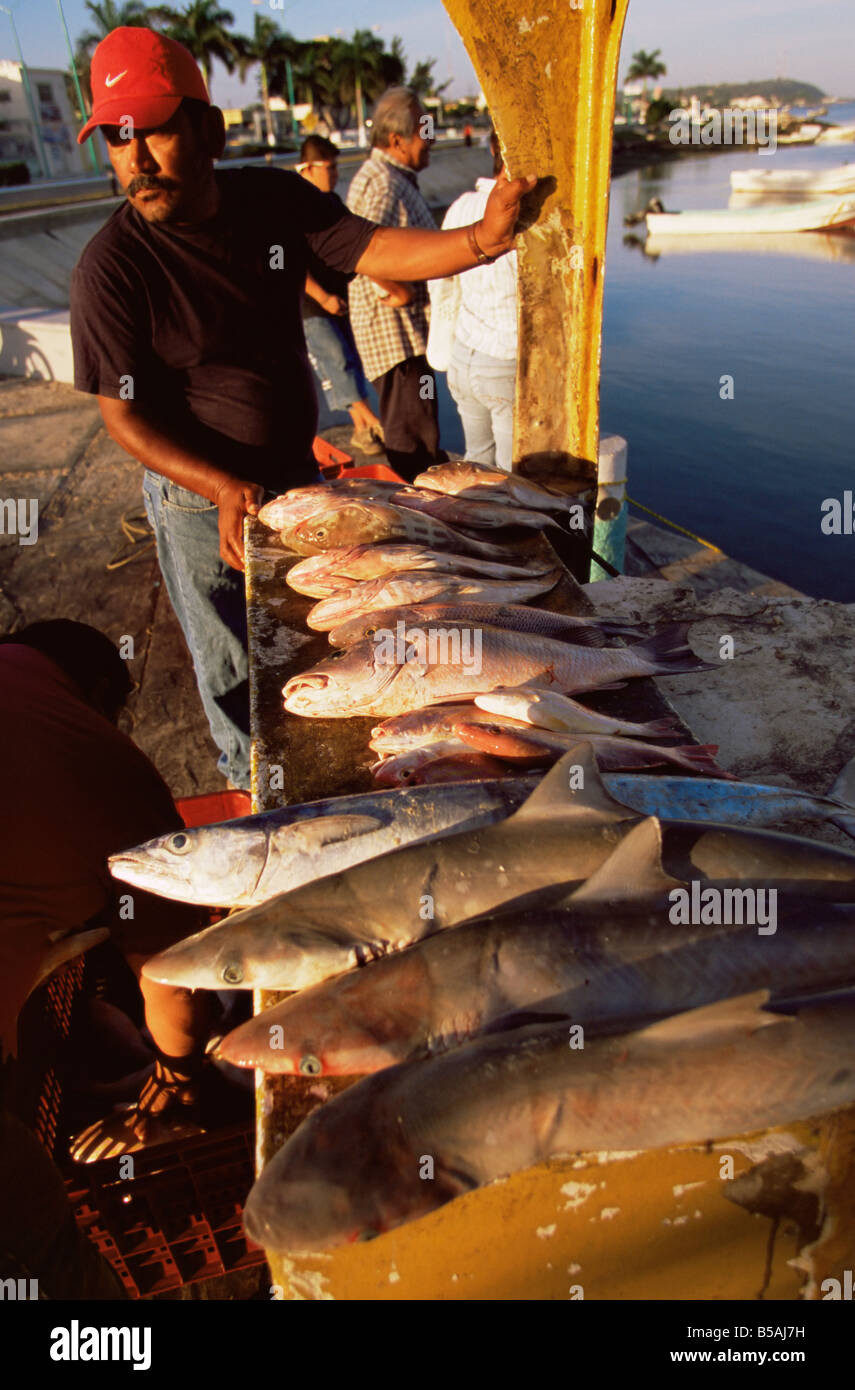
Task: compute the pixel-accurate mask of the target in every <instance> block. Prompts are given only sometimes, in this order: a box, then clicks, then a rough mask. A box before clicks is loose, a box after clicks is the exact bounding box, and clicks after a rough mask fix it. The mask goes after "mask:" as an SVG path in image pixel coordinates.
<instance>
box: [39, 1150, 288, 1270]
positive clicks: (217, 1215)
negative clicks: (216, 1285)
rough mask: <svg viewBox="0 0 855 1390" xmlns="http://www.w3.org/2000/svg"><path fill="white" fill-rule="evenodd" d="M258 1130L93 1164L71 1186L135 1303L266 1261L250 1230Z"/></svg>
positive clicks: (79, 1214) (81, 1219)
mask: <svg viewBox="0 0 855 1390" xmlns="http://www.w3.org/2000/svg"><path fill="white" fill-rule="evenodd" d="M254 1143H255V1136H254V1132H253V1130H252V1128H245V1127H240V1126H238V1127H233V1128H231V1129H225V1130H218V1131H217V1132H216V1133H215V1134H205V1135H200V1136H199V1137H198V1138H197V1139H188V1140H183V1141H182V1142H180V1143H177V1144H160V1145H158V1146H157V1148H153V1149H142V1150H141V1151H140V1152H139V1153H136V1154H134V1155H133V1159H134V1176H133V1178H127V1179H122V1178H120V1177H119V1176H118V1173H119V1163H118V1160H116V1159H112V1160H110V1161H108V1162H106V1163H90V1164H87V1165H85V1166H81V1167H79V1168H78V1169H76V1170H75V1173H74V1176H73V1177H70V1178H68V1179H67V1180H66V1190H67V1192H68V1197H69V1201H70V1202H71V1204H72V1206H73V1208H74V1214H75V1217H76V1219H77V1223H78V1225H79V1226H80V1227H81V1229H82V1230H84V1231H85V1232H86V1234H87V1235H88V1237H89V1239H90V1240H91V1241H92V1243H93V1245H95V1247H96V1249H98V1250H99V1251H100V1253H101V1254H102V1255H104V1256H105V1258H106V1259H107V1260H109V1262H110V1264H111V1265H112V1267H113V1269H114V1270H115V1271H116V1274H117V1275H118V1277H119V1278H120V1280H121V1281H122V1284H123V1285H124V1287H125V1290H126V1292H127V1293H128V1295H129V1297H131V1298H145V1297H152V1296H153V1295H155V1294H160V1293H166V1292H168V1291H169V1290H170V1289H177V1288H180V1287H181V1286H182V1284H195V1283H198V1282H200V1281H201V1280H203V1279H212V1278H214V1277H215V1276H216V1275H222V1274H228V1273H231V1272H232V1271H234V1270H238V1269H248V1268H250V1267H252V1266H254V1265H260V1264H263V1263H264V1259H265V1255H264V1251H263V1250H262V1249H261V1248H260V1246H257V1245H254V1244H253V1242H252V1241H251V1240H249V1238H248V1237H247V1236H246V1235H245V1234H244V1231H243V1226H242V1222H241V1214H242V1210H243V1204H244V1202H245V1200H246V1196H247V1193H248V1192H249V1189H250V1187H251V1186H252V1183H253V1181H254V1176H255V1175H254V1167H253V1149H254Z"/></svg>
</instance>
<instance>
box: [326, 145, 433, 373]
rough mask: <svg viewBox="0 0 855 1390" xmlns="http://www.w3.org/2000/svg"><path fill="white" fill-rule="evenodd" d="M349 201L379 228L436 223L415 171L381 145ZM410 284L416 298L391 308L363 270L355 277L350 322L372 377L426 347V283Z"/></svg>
mask: <svg viewBox="0 0 855 1390" xmlns="http://www.w3.org/2000/svg"><path fill="white" fill-rule="evenodd" d="M347 206H348V208H349V209H350V211H351V212H355V213H357V214H358V215H359V216H360V217H367V218H368V220H369V221H370V222H376V223H378V224H379V226H381V227H430V228H435V227H436V223H435V222H434V220H433V217H432V216H431V212H430V208H429V207H428V205H427V203H426V202H425V200H424V198H423V197H422V195H421V193H420V192H419V184H418V180H417V178H416V176H415V174H414V173H413V172H412V170H410V169H405V168H404V166H403V165H402V164H399V163H398V162H397V160H395V159H392V158H390V156H389V155H387V154H384V152H383V151H382V150H372V151H371V155H370V157H369V158H368V159H366V161H365V163H364V164H363V165H362V167H361V168H360V169H359V170H358V171H357V173H356V174H355V175H354V177H353V179H352V181H351V184H350V188H349V190H348V194H347ZM412 289H413V298H412V300H411V302H410V303H409V304H408V305H407V306H406V307H405V308H403V309H389V308H387V307H386V306H385V305H384V303H383V300H382V299H378V297H377V290H376V287H375V285H374V283H373V281H371V280H369V279H368V278H367V277H366V276H365V275H357V276H356V279H355V280H352V281H351V284H350V287H349V293H348V298H349V303H350V323H351V327H352V329H353V336H354V337H355V339H356V346H357V348H358V349H359V355H360V357H361V358H362V365H363V367H364V369H365V375H366V376H367V377H368V380H369V381H376V380H377V378H378V377H379V376H383V374H384V372H388V371H390V370H391V368H392V367H394V366H395V365H396V363H398V362H404V361H406V359H407V358H408V357H419V356H420V355H421V354H422V353H423V352H424V350H425V347H426V346H427V331H428V316H429V314H430V305H429V300H428V292H427V286H426V285H425V284H423V283H416V284H413V285H412Z"/></svg>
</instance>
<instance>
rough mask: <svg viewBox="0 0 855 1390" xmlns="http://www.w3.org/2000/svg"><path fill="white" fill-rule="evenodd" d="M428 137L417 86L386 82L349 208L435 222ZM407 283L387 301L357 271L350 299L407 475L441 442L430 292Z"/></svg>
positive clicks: (390, 443)
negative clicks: (425, 179)
mask: <svg viewBox="0 0 855 1390" xmlns="http://www.w3.org/2000/svg"><path fill="white" fill-rule="evenodd" d="M432 144H433V122H432V118H431V117H430V116H429V115H428V114H427V113H426V112H425V110H424V108H423V107H422V105H421V102H420V101H419V99H418V97H417V96H416V94H415V92H413V91H412V90H411V89H410V88H409V87H390V88H389V90H388V91H386V92H384V94H383V96H381V97H380V100H379V101H378V102H377V105H376V107H375V109H374V117H373V126H372V130H371V145H372V149H371V154H370V155H369V157H368V159H366V161H365V163H364V164H363V165H362V167H361V168H360V169H359V170H357V173H356V174H355V176H354V178H353V180H352V182H351V185H350V190H349V192H348V196H347V206H348V208H349V209H350V211H351V212H354V213H357V214H358V215H359V216H360V217H366V218H368V219H369V220H370V221H372V222H377V223H379V225H380V226H382V227H425V228H433V227H435V226H436V223H435V222H434V219H433V216H432V215H431V212H430V209H429V208H428V205H427V203H426V202H425V200H424V198H423V197H422V195H421V193H420V192H419V185H418V180H417V178H416V175H417V173H418V172H419V170H420V169H424V168H426V167H427V164H428V162H429V160H430V150H431V145H432ZM409 288H410V289H411V291H412V295H411V298H410V301H409V303H407V304H406V305H401V306H398V307H391V306H390V304H389V296H388V294H387V293H386V292H385V289H384V287H383V286H382V285H378V284H377V283H376V282H375V281H373V280H371V279H369V278H368V277H367V276H366V275H357V276H356V278H355V279H354V280H353V281H351V284H350V287H349V300H350V321H351V326H352V328H353V335H354V338H355V339H356V346H357V348H358V350H359V355H360V357H361V358H362V363H363V366H364V368H365V374H366V376H367V377H368V378H369V380H370V381H371V382H372V384H373V386H374V388H375V390H376V392H377V396H378V398H379V401H380V419H381V421H382V424H383V434H384V438H385V441H386V457H387V458H388V460H389V463H390V464H391V466H392V467H393V468H394V469H396V470H397V472H398V473H399V474H400V475H401V477H402V478H406V479H407V481H408V482H411V481H412V480H413V478H415V476H416V474H418V473H421V472H422V471H423V470H424V469H425V468H427V467H429V466H430V464H432V463H436V462H437V460H440V459H444V458H445V455H444V454H443V453H442V452H441V451H440V448H439V421H438V418H437V408H436V380H435V378H434V375H433V373H432V371H431V370H430V368H429V367H428V364H427V359H426V357H425V349H426V347H427V333H428V318H429V312H430V309H429V300H428V292H427V288H426V286H425V284H424V283H423V282H419V283H415V284H412V285H411V286H410V287H409Z"/></svg>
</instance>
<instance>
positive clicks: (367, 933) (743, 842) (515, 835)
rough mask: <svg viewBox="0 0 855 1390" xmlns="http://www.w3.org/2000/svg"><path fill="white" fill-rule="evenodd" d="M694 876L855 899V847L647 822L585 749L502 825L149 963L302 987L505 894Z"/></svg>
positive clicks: (585, 891) (525, 896)
mask: <svg viewBox="0 0 855 1390" xmlns="http://www.w3.org/2000/svg"><path fill="white" fill-rule="evenodd" d="M580 779H581V780H580ZM577 783H578V784H579V786H580V789H579V790H577V791H574V790H573V789H572V788H573V787H574V786H576V785H577ZM458 790H459V788H458ZM687 883H691V884H692V885H693V887H694V885H695V884H703V885H705V886H707V885H709V886H710V887H716V888H723V887H741V888H752V889H755V890H756V889H760V888H762V889H765V890H769V889H774V890H775V891H776V893H779V894H780V895H781V896H784V895H789V896H814V897H817V898H826V899H829V900H831V901H835V902H851V901H855V854H850V853H846V852H844V851H842V850H838V849H833V848H831V847H830V846H828V845H822V844H818V843H815V842H814V841H812V840H806V839H798V838H796V837H795V836H791V835H778V834H773V833H771V832H769V831H760V830H745V829H741V828H736V827H731V826H723V825H704V824H698V823H692V822H683V821H670V822H666V821H662V820H659V819H655V818H648V819H647V820H639V819H638V817H635V816H632V815H627V809H626V807H624V806H621V805H619V804H618V803H617V802H615V801H613V800H612V799H611V798H610V797H609V795H608V793H607V791H606V789H605V787H604V786H603V785H602V783H601V781H600V778H599V775H598V773H597V770H596V765H595V762H594V755H593V753H592V752H591V750H590V749H589V748H587V747H585V746H581V747H579V748H577V749H574V750H573V751H572V752H571V753H568V754H566V755H565V757H564V758H562V759H561V761H560V762H559V763H556V765H555V767H553V768H552V769H551V770H550V771H549V772H548V773H547V774H546V776H545V777H544V778H543V780H542V781H541V782H540V783H539V784H538V786H537V787H536V789H535V791H534V792H532V794H531V796H529V797H528V799H527V800H526V801H525V802H524V803H523V805H522V806H521V807H520V809H519V810H518V811H515V812H514V813H513V815H511V816H509V817H508V818H507V819H506V820H503V821H501V822H500V823H499V824H495V825H491V826H487V827H485V828H481V829H477V830H472V831H462V832H456V833H452V834H448V835H445V836H442V837H440V838H435V839H433V840H431V841H427V842H424V843H421V844H413V845H408V846H406V847H405V848H403V849H399V850H396V851H394V852H393V853H392V854H390V855H384V856H383V857H382V858H380V859H373V860H371V861H369V862H368V863H362V864H356V865H354V866H352V867H351V868H349V869H345V870H344V871H343V872H341V873H337V874H334V875H332V876H330V877H327V878H324V879H319V880H317V881H316V882H314V883H308V884H306V885H305V886H304V887H302V888H297V889H295V890H294V891H293V892H290V893H283V894H281V895H280V896H279V897H277V898H273V899H271V900H270V901H269V902H266V903H264V904H262V906H261V907H255V908H250V909H249V910H248V911H245V912H240V913H238V914H236V915H235V916H233V917H230V918H228V919H227V920H226V921H224V922H220V923H218V924H217V925H216V926H213V927H209V928H208V929H207V930H206V931H203V932H199V933H197V934H196V935H195V936H191V937H189V938H188V939H187V940H186V941H182V942H178V943H177V944H176V945H174V946H171V947H169V948H168V949H167V950H166V951H163V952H161V953H160V955H157V956H154V957H152V958H151V959H150V960H148V961H147V962H146V965H145V967H144V973H145V974H146V975H147V976H148V977H149V978H150V979H154V980H159V981H160V982H161V983H163V984H169V985H174V986H177V987H187V988H191V989H197V988H199V989H201V988H206V989H221V988H222V987H223V985H225V986H226V987H228V988H243V989H249V988H261V989H302V988H304V987H305V986H307V985H309V984H317V983H318V982H319V981H320V980H323V979H326V978H327V977H328V976H329V975H331V974H337V973H339V972H340V971H342V970H349V969H351V968H352V967H353V966H354V965H358V964H360V963H362V962H364V961H365V960H368V959H371V958H379V957H380V956H383V955H386V954H387V953H388V952H389V951H395V950H399V949H401V948H403V947H405V946H408V945H410V944H412V942H414V941H418V940H421V938H422V937H425V936H428V935H430V934H432V933H433V932H436V931H440V930H443V929H445V928H447V927H453V926H456V925H457V924H458V923H459V922H463V921H465V920H466V919H467V918H468V917H474V916H476V915H478V914H481V913H484V912H492V911H495V910H496V909H497V908H498V907H500V906H501V905H502V904H509V905H515V906H516V907H519V908H523V907H525V906H528V905H532V906H543V907H547V906H550V905H554V904H555V903H558V902H561V901H562V900H564V899H565V898H566V896H567V895H568V893H570V892H571V891H572V892H574V894H575V897H574V901H576V902H584V903H586V904H587V903H614V902H635V903H638V904H640V905H645V904H647V903H655V902H659V901H662V900H664V899H665V897H666V894H667V893H668V892H670V891H671V890H673V889H675V888H680V887H683V886H684V885H685V884H687Z"/></svg>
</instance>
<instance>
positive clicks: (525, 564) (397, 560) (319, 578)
mask: <svg viewBox="0 0 855 1390" xmlns="http://www.w3.org/2000/svg"><path fill="white" fill-rule="evenodd" d="M553 568H554V566H553V564H552V562H551V561H550V560H548V559H546V560H544V559H540V558H538V557H537V556H528V557H527V558H526V559H523V558H522V557H520V558H519V559H518V560H517V561H516V562H515V563H514V564H511V563H510V562H500V561H497V560H484V559H479V557H478V556H476V555H456V554H454V553H453V552H451V551H443V550H432V549H431V548H430V547H429V546H426V545H406V544H402V543H399V542H395V541H388V542H377V543H376V544H373V545H352V546H335V547H333V548H332V549H331V550H324V551H320V552H319V553H318V554H317V555H307V556H306V557H305V559H303V560H298V561H297V563H296V564H295V565H292V566H291V568H290V569H289V570H288V573H287V574H286V576H285V580H286V582H287V583H288V584H289V585H290V587H291V588H292V589H296V591H297V593H298V594H308V595H309V597H310V598H329V596H330V595H331V594H334V593H337V592H338V591H339V590H340V589H346V588H348V587H349V586H350V585H351V584H355V583H358V582H359V581H360V580H366V579H382V578H383V577H384V576H394V575H397V574H403V573H404V572H405V571H411V570H426V571H428V572H429V573H438V574H457V575H476V576H478V575H480V576H483V577H485V578H487V579H531V578H532V577H534V576H536V575H544V574H548V573H550V572H551V570H552V569H553ZM577 621H581V620H577ZM589 621H590V620H589Z"/></svg>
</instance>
